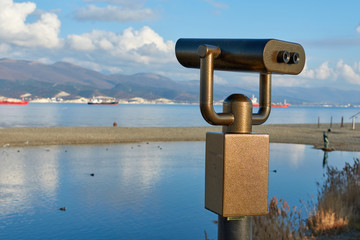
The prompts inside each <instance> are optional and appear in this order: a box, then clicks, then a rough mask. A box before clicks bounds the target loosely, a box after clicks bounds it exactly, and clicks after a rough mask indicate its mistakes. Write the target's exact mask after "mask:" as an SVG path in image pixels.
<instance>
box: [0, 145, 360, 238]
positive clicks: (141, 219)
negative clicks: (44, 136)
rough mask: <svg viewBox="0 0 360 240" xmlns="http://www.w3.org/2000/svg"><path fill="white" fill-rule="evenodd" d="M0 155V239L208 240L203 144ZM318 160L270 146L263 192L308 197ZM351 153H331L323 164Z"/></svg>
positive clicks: (310, 152)
mask: <svg viewBox="0 0 360 240" xmlns="http://www.w3.org/2000/svg"><path fill="white" fill-rule="evenodd" d="M0 156H1V157H0V166H1V168H0V239H204V237H205V235H204V231H206V232H207V235H208V237H209V238H210V239H216V234H217V233H216V232H217V227H216V225H215V224H214V223H213V222H212V221H213V220H216V219H217V215H215V214H213V213H211V212H209V211H207V210H205V209H204V143H203V142H176V143H169V142H167V143H164V142H159V143H140V144H121V145H86V146H50V147H36V148H1V155H0ZM323 157H324V156H323V152H322V151H318V150H314V149H312V148H311V147H309V146H304V145H287V144H271V145H270V173H269V174H270V175H269V192H270V194H269V197H270V198H271V197H272V196H277V197H278V198H284V199H286V200H287V201H288V202H289V203H290V205H298V206H299V200H300V199H302V200H305V201H306V200H309V199H311V195H312V194H316V185H315V182H316V181H321V179H322V174H323V172H324V168H323ZM354 157H355V158H356V157H359V154H358V153H352V152H331V153H329V156H328V159H327V161H326V164H329V165H333V166H338V167H342V166H344V164H345V162H346V161H347V162H351V161H352V159H353V158H354ZM272 170H276V173H274V172H273V171H272ZM92 173H93V174H94V176H91V174H92ZM63 207H65V208H66V211H61V210H59V209H60V208H63Z"/></svg>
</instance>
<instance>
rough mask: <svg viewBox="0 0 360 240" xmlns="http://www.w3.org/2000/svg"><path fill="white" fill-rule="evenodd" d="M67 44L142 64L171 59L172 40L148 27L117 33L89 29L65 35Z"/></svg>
mask: <svg viewBox="0 0 360 240" xmlns="http://www.w3.org/2000/svg"><path fill="white" fill-rule="evenodd" d="M67 44H68V46H69V47H70V48H72V49H75V50H80V51H87V52H89V53H91V52H94V51H96V54H101V52H103V53H104V54H106V55H109V56H113V57H114V58H116V59H122V60H124V61H133V62H137V63H142V64H150V63H166V62H171V61H174V59H175V57H174V47H175V44H174V42H172V41H164V39H163V38H162V37H161V36H160V35H158V34H157V33H156V32H155V31H153V30H152V29H151V28H150V27H143V28H141V29H140V30H138V31H137V30H133V28H127V29H125V30H124V31H123V32H122V33H119V34H116V33H113V32H107V31H100V30H93V31H92V32H90V33H84V34H81V35H69V36H68V38H67ZM99 51H100V53H99Z"/></svg>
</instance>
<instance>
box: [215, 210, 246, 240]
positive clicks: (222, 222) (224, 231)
mask: <svg viewBox="0 0 360 240" xmlns="http://www.w3.org/2000/svg"><path fill="white" fill-rule="evenodd" d="M237 239H250V240H251V239H252V217H241V218H237V219H236V220H232V219H228V218H224V217H222V216H220V215H219V218H218V240H237Z"/></svg>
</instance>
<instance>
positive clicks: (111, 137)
mask: <svg viewBox="0 0 360 240" xmlns="http://www.w3.org/2000/svg"><path fill="white" fill-rule="evenodd" d="M328 128H329V125H325V124H323V125H322V126H320V128H319V127H318V126H317V124H274V125H273V124H265V125H260V126H254V127H253V132H258V133H268V134H269V135H270V142H272V143H295V144H306V145H313V146H315V147H317V148H321V147H322V146H323V132H324V131H328ZM351 128H352V126H351V124H345V126H344V127H343V128H340V125H339V124H333V126H332V128H331V132H329V133H328V138H329V141H330V146H331V147H333V148H335V150H343V151H360V125H357V126H356V129H355V130H352V129H351ZM209 131H210V132H219V131H221V127H160V128H158V127H145V128H143V127H45V128H3V129H0V147H23V146H42V145H70V144H110V143H132V142H154V141H157V142H159V141H204V140H205V135H206V132H209Z"/></svg>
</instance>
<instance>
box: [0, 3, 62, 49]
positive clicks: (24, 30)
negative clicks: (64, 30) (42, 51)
mask: <svg viewBox="0 0 360 240" xmlns="http://www.w3.org/2000/svg"><path fill="white" fill-rule="evenodd" d="M35 10H36V4H35V3H32V2H25V3H14V2H13V1H12V0H1V1H0V40H1V41H3V42H5V43H8V44H13V45H18V46H25V47H45V48H54V47H60V46H61V43H62V40H61V39H59V38H58V34H59V31H60V26H61V23H60V21H59V19H58V17H57V15H56V14H54V13H46V12H42V13H41V14H40V16H39V18H38V19H37V20H36V21H35V22H33V23H27V22H26V19H27V17H28V16H29V15H30V14H32V13H34V12H35Z"/></svg>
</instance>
